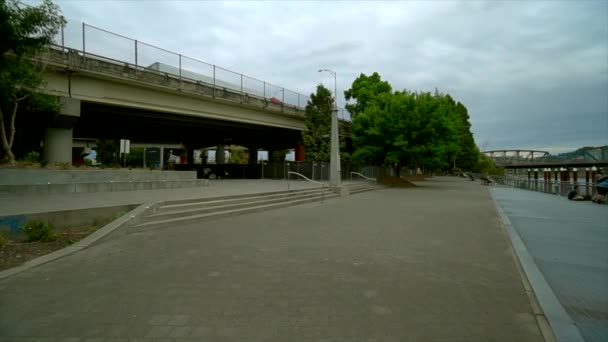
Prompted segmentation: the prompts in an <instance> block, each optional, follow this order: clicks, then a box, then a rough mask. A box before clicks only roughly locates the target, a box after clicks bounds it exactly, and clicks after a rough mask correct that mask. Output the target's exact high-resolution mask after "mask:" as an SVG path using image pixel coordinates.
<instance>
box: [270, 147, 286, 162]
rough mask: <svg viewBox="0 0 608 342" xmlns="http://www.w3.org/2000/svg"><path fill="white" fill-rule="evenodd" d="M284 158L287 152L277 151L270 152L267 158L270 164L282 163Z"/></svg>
mask: <svg viewBox="0 0 608 342" xmlns="http://www.w3.org/2000/svg"><path fill="white" fill-rule="evenodd" d="M285 156H287V150H278V151H272V153H271V154H270V155H269V156H268V158H269V159H270V161H271V162H282V161H285Z"/></svg>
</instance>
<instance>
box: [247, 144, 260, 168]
mask: <svg viewBox="0 0 608 342" xmlns="http://www.w3.org/2000/svg"><path fill="white" fill-rule="evenodd" d="M248 163H249V164H257V163H258V148H257V147H250V148H249V161H248Z"/></svg>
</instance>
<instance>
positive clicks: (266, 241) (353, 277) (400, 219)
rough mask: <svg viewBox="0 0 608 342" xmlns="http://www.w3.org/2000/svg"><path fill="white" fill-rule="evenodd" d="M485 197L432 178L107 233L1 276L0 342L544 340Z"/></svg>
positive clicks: (456, 182)
mask: <svg viewBox="0 0 608 342" xmlns="http://www.w3.org/2000/svg"><path fill="white" fill-rule="evenodd" d="M486 189H487V188H486V187H482V186H480V185H479V184H477V183H474V182H469V181H466V180H463V179H457V178H438V179H435V180H432V181H428V182H425V183H423V184H422V186H420V187H418V188H410V189H386V190H379V191H373V192H366V193H362V194H357V195H354V196H349V197H344V198H339V199H334V200H331V201H326V202H325V203H323V204H321V203H312V204H306V205H300V206H296V207H289V208H285V209H281V210H273V211H267V212H260V213H255V214H250V215H243V216H236V217H230V218H223V219H217V220H214V221H205V222H201V223H198V224H189V225H182V226H170V227H166V228H162V229H157V230H151V231H145V232H140V233H134V234H130V235H127V236H125V237H122V238H120V239H114V240H109V241H106V242H103V243H100V244H98V245H94V246H92V247H90V248H88V249H85V250H83V251H80V252H77V253H75V254H72V255H70V256H67V257H65V258H62V259H59V260H56V261H54V262H51V263H48V264H45V265H42V266H40V267H37V268H34V269H31V270H29V271H25V272H23V273H20V274H18V275H15V276H13V277H11V278H7V279H4V280H2V281H0V317H2V319H0V341H11V342H12V341H17V342H19V341H31V340H36V341H43V340H44V339H43V338H54V339H52V341H54V342H57V341H125V340H126V339H129V338H130V339H131V340H130V341H182V342H185V341H192V342H194V341H197V342H199V341H281V342H282V341H306V342H310V341H348V342H356V341H383V342H390V341H393V342H396V341H399V342H403V341H508V342H511V341H542V340H543V339H542V335H541V333H540V330H539V328H538V325H537V322H536V319H535V316H534V314H533V312H532V308H531V305H530V302H529V299H528V297H527V295H526V294H525V292H524V288H523V285H522V280H521V278H520V275H519V273H518V271H517V269H516V267H515V263H514V256H513V255H512V252H511V249H510V247H509V243H508V241H507V240H506V236H505V234H504V232H503V230H502V228H501V227H500V225H499V221H498V219H497V216H496V212H495V210H494V204H493V202H492V200H491V198H490V196H489V194H488V192H487V190H486ZM44 341H47V340H44ZM49 341H50V339H49Z"/></svg>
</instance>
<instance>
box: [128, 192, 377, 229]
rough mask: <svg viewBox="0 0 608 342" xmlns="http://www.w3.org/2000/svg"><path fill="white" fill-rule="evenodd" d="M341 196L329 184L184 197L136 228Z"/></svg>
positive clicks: (158, 208) (159, 208)
mask: <svg viewBox="0 0 608 342" xmlns="http://www.w3.org/2000/svg"><path fill="white" fill-rule="evenodd" d="M346 186H347V187H348V188H349V193H350V194H356V193H360V192H364V191H370V190H375V189H378V188H379V187H378V186H376V185H375V184H370V183H355V184H348V185H346ZM335 197H338V195H337V194H335V193H334V192H333V191H331V190H329V189H328V188H327V187H325V188H323V189H321V188H313V189H302V190H285V191H276V192H266V193H256V194H245V195H233V196H224V197H214V198H205V199H193V200H180V201H171V202H164V203H160V205H158V206H156V207H155V208H154V209H153V210H151V211H150V212H149V213H148V214H147V215H146V216H144V217H142V218H141V220H140V221H139V223H138V224H137V225H135V226H133V227H131V230H132V231H141V230H146V229H153V228H157V227H161V226H167V225H174V224H184V223H193V222H200V221H203V220H206V219H211V218H220V217H227V216H234V215H241V214H247V213H254V212H258V211H265V210H271V209H278V208H283V207H288V206H293V205H298V204H304V203H311V202H319V201H324V200H328V199H331V198H335Z"/></svg>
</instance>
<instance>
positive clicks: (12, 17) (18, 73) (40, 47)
mask: <svg viewBox="0 0 608 342" xmlns="http://www.w3.org/2000/svg"><path fill="white" fill-rule="evenodd" d="M63 23H65V20H64V19H63V17H62V16H61V14H60V11H59V7H57V6H56V5H55V4H54V3H53V2H52V1H51V0H44V1H43V2H42V4H40V5H39V6H34V7H30V6H25V5H20V4H19V3H18V2H17V1H14V0H0V36H1V37H2V40H0V138H1V143H2V148H3V152H4V157H5V159H6V160H7V161H8V162H9V163H14V159H15V156H14V155H13V152H12V146H13V141H14V138H15V131H16V130H15V117H16V115H17V110H18V108H19V103H20V102H22V101H27V102H28V106H29V107H36V108H38V109H40V110H42V111H49V110H54V109H56V108H57V106H58V102H57V99H56V98H53V97H49V96H44V95H41V94H39V93H38V92H37V89H38V88H39V87H40V86H41V85H42V84H43V79H42V75H41V65H40V64H39V63H37V62H36V61H35V59H34V58H33V57H34V56H35V55H37V54H39V53H41V52H42V51H44V49H45V48H46V47H47V46H48V45H49V44H51V43H52V41H53V37H54V36H55V35H56V34H57V33H58V32H59V30H60V28H61V26H62V25H63Z"/></svg>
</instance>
